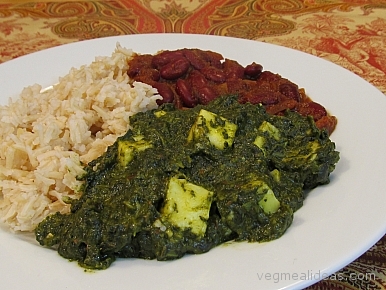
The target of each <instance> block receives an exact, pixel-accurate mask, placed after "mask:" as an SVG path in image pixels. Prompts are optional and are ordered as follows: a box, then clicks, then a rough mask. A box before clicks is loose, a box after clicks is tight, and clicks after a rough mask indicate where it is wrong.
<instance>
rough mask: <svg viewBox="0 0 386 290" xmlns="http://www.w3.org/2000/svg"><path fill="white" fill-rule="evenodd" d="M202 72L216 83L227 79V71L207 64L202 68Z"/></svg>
mask: <svg viewBox="0 0 386 290" xmlns="http://www.w3.org/2000/svg"><path fill="white" fill-rule="evenodd" d="M200 72H201V73H202V74H203V75H204V76H205V77H206V78H207V79H208V80H210V81H214V82H216V83H220V84H221V83H223V82H225V80H226V77H225V73H224V72H223V71H222V70H220V69H218V68H216V67H213V66H206V67H204V68H203V69H201V70H200Z"/></svg>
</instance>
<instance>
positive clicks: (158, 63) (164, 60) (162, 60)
mask: <svg viewBox="0 0 386 290" xmlns="http://www.w3.org/2000/svg"><path fill="white" fill-rule="evenodd" d="M183 56H184V54H183V53H182V52H181V51H169V50H166V51H163V52H161V53H159V54H156V55H154V56H153V59H152V61H151V65H152V66H153V67H154V68H156V69H160V68H161V67H163V66H164V65H166V64H168V63H169V62H171V61H175V60H176V59H178V58H181V57H183Z"/></svg>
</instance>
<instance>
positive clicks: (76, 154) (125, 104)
mask: <svg viewBox="0 0 386 290" xmlns="http://www.w3.org/2000/svg"><path fill="white" fill-rule="evenodd" d="M132 56H133V52H132V51H131V50H128V49H125V48H123V47H121V46H119V45H118V46H117V48H116V50H115V52H113V53H112V55H111V56H109V57H97V58H96V59H95V61H94V62H92V63H91V64H88V65H84V66H82V67H80V68H73V69H71V70H70V71H69V73H68V74H67V75H66V76H64V77H61V78H60V79H59V80H58V83H57V84H55V85H54V86H53V87H52V88H51V89H44V90H42V87H41V86H40V85H32V86H30V87H27V88H25V89H24V90H23V92H22V93H21V95H20V96H19V97H18V98H17V99H14V100H10V101H9V103H8V105H4V106H0V191H1V194H0V219H1V221H2V222H3V223H5V225H7V226H8V227H9V228H10V229H12V230H13V231H32V230H34V229H35V227H36V226H37V224H38V223H39V222H40V221H42V220H43V219H44V217H46V216H47V215H49V214H52V213H54V212H57V211H60V212H62V213H66V212H69V205H68V204H66V203H65V202H64V201H65V199H66V198H68V197H69V198H76V197H79V192H78V190H77V189H78V187H79V186H80V185H81V183H80V182H79V181H78V180H77V179H76V177H77V175H79V174H82V173H83V165H82V163H85V164H87V163H89V162H90V161H91V160H93V159H95V158H96V157H98V156H100V155H101V154H102V153H103V152H104V151H105V150H106V147H107V146H109V145H111V144H113V143H114V142H115V140H116V138H117V137H118V136H120V135H122V134H124V133H125V132H126V131H127V129H128V128H129V124H128V120H129V117H130V116H132V115H133V114H135V113H137V112H140V111H146V110H149V109H154V108H156V107H158V105H157V103H156V101H157V100H158V99H161V96H160V95H159V94H158V93H157V91H156V90H155V89H154V88H152V87H150V86H149V85H146V84H143V83H138V82H134V83H133V82H129V77H128V75H127V70H128V64H127V60H128V59H130V58H131V57H132ZM3 97H4V99H5V98H6V97H7V98H8V97H9V96H3Z"/></svg>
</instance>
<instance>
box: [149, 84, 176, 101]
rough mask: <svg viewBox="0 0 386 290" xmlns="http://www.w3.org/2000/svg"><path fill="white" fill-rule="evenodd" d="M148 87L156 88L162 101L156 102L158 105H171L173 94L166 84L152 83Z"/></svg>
mask: <svg viewBox="0 0 386 290" xmlns="http://www.w3.org/2000/svg"><path fill="white" fill-rule="evenodd" d="M150 85H151V86H152V87H154V88H156V89H157V91H158V93H159V94H160V95H161V96H162V100H157V104H158V105H161V104H163V103H173V101H174V92H173V90H172V89H171V88H170V86H169V85H168V84H166V83H158V82H152V83H151V84H150Z"/></svg>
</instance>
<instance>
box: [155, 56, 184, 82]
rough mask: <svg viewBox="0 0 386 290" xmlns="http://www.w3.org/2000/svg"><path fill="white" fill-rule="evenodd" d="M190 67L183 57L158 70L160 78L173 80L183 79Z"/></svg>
mask: <svg viewBox="0 0 386 290" xmlns="http://www.w3.org/2000/svg"><path fill="white" fill-rule="evenodd" d="M189 67H190V63H189V61H188V60H187V59H186V58H185V57H181V58H177V59H175V60H173V61H171V62H169V63H167V64H165V65H164V66H162V67H161V68H160V69H159V72H160V75H161V77H163V78H164V79H166V80H175V79H177V78H180V77H183V76H184V75H185V74H186V72H187V71H188V69H189Z"/></svg>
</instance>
